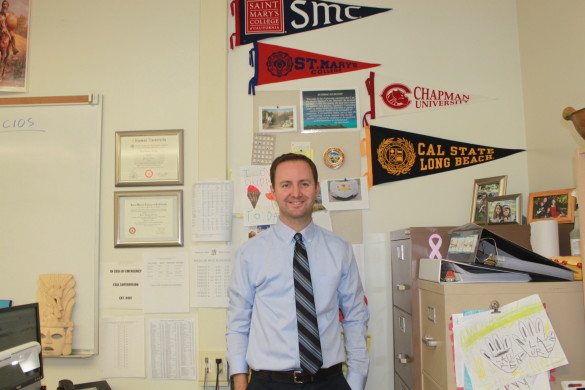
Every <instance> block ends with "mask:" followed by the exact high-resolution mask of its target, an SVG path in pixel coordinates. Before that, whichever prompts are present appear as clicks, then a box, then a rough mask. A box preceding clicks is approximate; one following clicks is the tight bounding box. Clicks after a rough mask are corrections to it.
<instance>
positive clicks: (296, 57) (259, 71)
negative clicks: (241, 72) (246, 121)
mask: <svg viewBox="0 0 585 390" xmlns="http://www.w3.org/2000/svg"><path fill="white" fill-rule="evenodd" d="M250 65H251V66H253V67H254V77H252V79H251V80H250V83H249V85H248V94H252V95H253V94H255V87H256V86H257V85H264V84H272V83H280V82H282V81H290V80H298V79H304V78H309V77H319V76H328V75H332V74H341V73H347V72H353V71H356V70H362V69H368V68H373V67H374V66H380V64H368V63H366V62H358V61H352V60H346V59H343V58H337V57H329V56H325V55H322V54H317V53H311V52H308V51H303V50H297V49H289V48H288V47H282V46H276V45H269V44H267V43H261V42H254V48H253V49H251V50H250Z"/></svg>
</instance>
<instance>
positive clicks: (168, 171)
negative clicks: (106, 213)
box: [116, 130, 183, 187]
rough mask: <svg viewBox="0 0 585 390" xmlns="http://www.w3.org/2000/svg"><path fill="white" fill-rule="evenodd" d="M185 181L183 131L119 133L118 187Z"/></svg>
mask: <svg viewBox="0 0 585 390" xmlns="http://www.w3.org/2000/svg"><path fill="white" fill-rule="evenodd" d="M180 184H183V130H147V131H117V132H116V187H124V186H162V185H180Z"/></svg>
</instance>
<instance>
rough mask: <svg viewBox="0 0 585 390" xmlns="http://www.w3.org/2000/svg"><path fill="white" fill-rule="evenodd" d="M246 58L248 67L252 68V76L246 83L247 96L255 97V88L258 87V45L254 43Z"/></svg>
mask: <svg viewBox="0 0 585 390" xmlns="http://www.w3.org/2000/svg"><path fill="white" fill-rule="evenodd" d="M248 57H249V58H248V61H249V63H250V66H251V67H252V68H254V76H253V77H252V78H251V79H250V82H249V83H248V95H256V86H257V85H258V67H257V66H256V64H257V63H258V45H257V44H256V42H254V47H253V48H251V49H250V54H249V56H248Z"/></svg>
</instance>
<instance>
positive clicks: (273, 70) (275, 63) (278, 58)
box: [266, 51, 293, 77]
mask: <svg viewBox="0 0 585 390" xmlns="http://www.w3.org/2000/svg"><path fill="white" fill-rule="evenodd" d="M266 67H267V68H268V71H269V72H270V74H272V75H273V76H276V77H283V76H286V75H287V74H289V73H290V71H291V70H292V67H293V59H292V57H291V56H290V55H288V53H285V52H282V51H277V52H275V53H272V54H271V55H270V56H269V57H268V59H267V60H266Z"/></svg>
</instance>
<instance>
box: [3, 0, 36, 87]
mask: <svg viewBox="0 0 585 390" xmlns="http://www.w3.org/2000/svg"><path fill="white" fill-rule="evenodd" d="M29 1H30V0H9V1H6V0H4V1H2V8H1V9H0V91H10V92H26V90H27V84H26V74H27V71H26V69H27V58H28V29H29V21H30V5H29Z"/></svg>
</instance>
